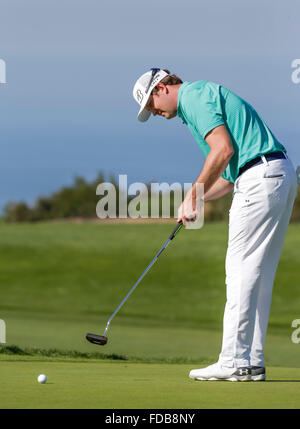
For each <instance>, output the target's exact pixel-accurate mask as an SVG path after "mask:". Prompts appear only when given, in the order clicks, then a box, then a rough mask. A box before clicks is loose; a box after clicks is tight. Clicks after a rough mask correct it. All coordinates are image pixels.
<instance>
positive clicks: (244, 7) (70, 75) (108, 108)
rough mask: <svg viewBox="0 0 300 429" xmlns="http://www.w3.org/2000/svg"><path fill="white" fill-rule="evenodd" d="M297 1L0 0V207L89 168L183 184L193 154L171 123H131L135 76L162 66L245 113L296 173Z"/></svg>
mask: <svg viewBox="0 0 300 429" xmlns="http://www.w3.org/2000/svg"><path fill="white" fill-rule="evenodd" d="M299 15H300V12H299V1H298V0H291V1H287V2H274V1H271V0H260V1H257V0H254V1H251V2H241V1H239V0H228V1H226V2H224V1H223V0H209V1H206V0H204V1H199V0H186V1H184V2H183V1H182V0H172V1H169V0H166V1H163V2H161V1H157V0H153V1H151V2H149V1H142V0H139V1H136V0H133V1H131V0H129V1H126V2H124V1H122V0H118V1H117V0H111V1H109V2H100V1H99V0H42V1H41V0H27V1H26V2H24V1H23V0H2V1H1V16H0V58H1V59H3V60H5V62H6V67H7V77H6V79H7V83H6V84H1V85H0V112H1V116H0V130H1V157H0V209H1V208H2V207H3V206H4V204H5V203H6V202H7V201H9V200H17V201H20V200H24V201H27V202H32V201H34V200H35V198H36V197H37V196H39V195H49V194H50V193H51V192H53V191H55V190H57V189H59V188H60V187H61V186H62V185H68V184H70V183H72V181H73V177H74V176H75V175H80V176H84V177H85V178H87V179H88V180H92V179H94V178H95V177H96V175H97V173H98V172H99V171H103V172H105V173H106V174H109V173H114V174H115V175H118V174H128V182H129V184H130V183H132V182H135V181H143V182H149V181H159V182H163V181H166V182H169V183H173V182H175V181H176V182H177V181H179V182H182V183H183V182H192V181H193V180H195V178H196V177H197V176H198V174H199V172H200V170H201V166H202V164H203V157H202V155H201V152H200V151H199V149H198V148H197V145H196V143H195V142H194V140H193V137H192V136H191V134H190V133H189V131H188V129H187V128H186V127H185V126H183V125H182V122H181V121H180V119H179V118H176V119H173V120H171V121H166V120H165V119H164V118H151V119H150V120H149V121H148V122H147V123H146V124H141V123H139V122H138V121H137V120H136V114H137V110H138V105H137V104H136V103H135V101H134V100H133V98H132V87H133V85H134V83H135V80H136V79H137V77H138V76H139V75H140V74H142V73H144V72H145V71H147V70H148V69H149V68H150V67H156V66H158V67H166V68H169V70H171V72H174V73H176V74H178V75H179V76H180V77H182V79H183V80H190V81H194V80H200V79H206V80H211V81H214V82H217V83H221V84H223V85H224V86H226V87H228V88H229V89H231V90H233V91H234V92H236V93H237V94H238V95H240V96H241V97H243V98H245V99H246V100H247V101H248V102H249V103H250V104H252V105H253V106H254V107H255V108H256V109H257V111H258V113H259V114H260V115H261V116H262V118H263V119H264V120H265V121H266V123H267V124H268V125H269V127H270V128H271V130H272V131H273V133H274V134H275V135H276V136H277V137H278V138H279V140H280V141H281V142H282V143H283V144H284V145H285V146H286V148H287V150H288V153H289V155H290V157H291V158H292V160H293V162H294V165H295V166H296V165H300V121H299V111H300V109H299V107H300V84H295V83H293V82H292V79H291V74H292V71H293V70H292V68H291V63H292V61H293V60H294V59H296V58H300V48H299V40H300V26H299V18H300V17H299Z"/></svg>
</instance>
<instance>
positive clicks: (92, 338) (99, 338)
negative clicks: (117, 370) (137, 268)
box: [85, 221, 183, 346]
mask: <svg viewBox="0 0 300 429" xmlns="http://www.w3.org/2000/svg"><path fill="white" fill-rule="evenodd" d="M182 226H183V223H182V221H180V222H178V223H177V225H176V227H175V229H174V231H173V232H172V234H171V235H170V237H169V238H168V240H167V241H166V242H165V244H164V245H163V247H162V248H161V249H160V251H159V252H158V253H157V254H156V255H155V256H154V258H153V260H152V261H151V262H150V264H149V265H148V267H147V268H146V269H145V271H144V272H143V274H142V275H141V276H140V278H139V279H138V280H137V282H136V283H135V285H134V286H133V287H132V288H131V289H130V291H129V292H128V294H127V295H126V296H125V298H124V299H123V301H122V302H121V304H120V305H119V306H118V308H117V309H116V310H115V311H114V312H113V314H112V315H111V316H110V318H109V320H108V322H107V325H106V328H105V331H104V333H103V335H96V334H86V336H85V337H86V339H87V340H88V341H89V342H90V343H93V344H97V345H98V346H104V345H105V344H106V343H107V337H106V336H105V334H106V332H107V330H108V327H109V325H110V322H111V321H112V319H113V318H114V317H115V315H116V314H117V313H118V311H119V310H120V308H121V307H122V305H123V304H124V302H125V301H126V300H127V298H128V297H129V295H131V294H132V292H133V291H134V289H135V288H136V287H137V285H138V284H139V283H140V281H141V280H142V279H143V277H144V276H145V275H146V274H147V272H148V271H149V270H150V268H151V267H152V265H153V264H154V263H155V262H156V261H157V259H158V257H159V255H161V253H162V252H163V251H164V250H165V248H166V247H167V246H168V244H169V243H170V241H171V240H173V238H174V237H175V235H176V234H177V233H178V232H179V231H180V229H181V228H182Z"/></svg>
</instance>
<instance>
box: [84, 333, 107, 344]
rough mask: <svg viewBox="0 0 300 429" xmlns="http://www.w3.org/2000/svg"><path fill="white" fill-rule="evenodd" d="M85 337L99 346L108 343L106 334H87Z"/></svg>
mask: <svg viewBox="0 0 300 429" xmlns="http://www.w3.org/2000/svg"><path fill="white" fill-rule="evenodd" d="M85 338H86V339H87V340H88V341H89V342H90V343H93V344H97V345H98V346H105V344H106V343H107V337H104V335H96V334H86V336H85Z"/></svg>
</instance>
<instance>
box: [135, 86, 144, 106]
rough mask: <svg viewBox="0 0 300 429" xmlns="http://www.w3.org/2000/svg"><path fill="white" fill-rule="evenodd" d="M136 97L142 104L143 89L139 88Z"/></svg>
mask: <svg viewBox="0 0 300 429" xmlns="http://www.w3.org/2000/svg"><path fill="white" fill-rule="evenodd" d="M136 98H137V101H138V102H139V103H140V104H141V103H142V101H143V98H144V96H143V94H142V91H141V90H140V89H138V90H137V92H136Z"/></svg>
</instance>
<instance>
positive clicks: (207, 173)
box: [177, 125, 234, 225]
mask: <svg viewBox="0 0 300 429" xmlns="http://www.w3.org/2000/svg"><path fill="white" fill-rule="evenodd" d="M205 140H206V143H207V144H208V145H209V147H210V149H211V150H210V152H209V154H208V156H207V158H206V160H205V163H204V165H203V168H202V170H201V173H200V175H199V177H198V179H197V180H196V182H195V183H194V184H193V187H192V189H191V190H190V191H189V192H188V193H187V195H186V197H185V199H184V201H183V203H182V204H181V206H180V207H179V210H178V219H177V220H178V222H179V221H180V220H182V222H183V224H184V225H186V221H195V220H196V219H197V215H198V214H199V213H198V211H197V209H196V207H197V204H196V186H197V184H203V186H204V191H205V194H206V195H207V194H208V191H209V189H210V188H212V186H213V185H214V183H215V182H216V181H217V180H218V179H219V178H220V177H221V175H222V174H223V172H224V170H225V168H226V167H227V165H228V163H229V161H230V158H231V157H232V155H233V153H234V150H233V147H232V142H231V139H230V135H229V134H228V132H227V129H226V127H225V125H220V126H218V127H216V128H214V129H213V130H211V131H210V132H209V133H208V134H207V136H206V137H205ZM226 182H227V181H226ZM229 188H232V185H228V190H229ZM197 197H198V196H197ZM198 206H199V204H198Z"/></svg>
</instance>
